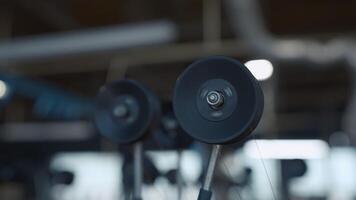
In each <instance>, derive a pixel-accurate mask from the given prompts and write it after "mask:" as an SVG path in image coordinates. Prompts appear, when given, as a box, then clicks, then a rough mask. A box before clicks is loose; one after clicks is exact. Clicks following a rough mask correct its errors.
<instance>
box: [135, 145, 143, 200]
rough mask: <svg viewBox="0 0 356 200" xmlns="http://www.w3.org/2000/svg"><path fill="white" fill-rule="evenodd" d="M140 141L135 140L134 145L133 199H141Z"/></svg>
mask: <svg viewBox="0 0 356 200" xmlns="http://www.w3.org/2000/svg"><path fill="white" fill-rule="evenodd" d="M142 164H143V162H142V143H141V142H137V143H135V145H134V184H135V185H134V199H135V200H140V199H142V196H141V195H142V194H141V192H142V178H143V174H142Z"/></svg>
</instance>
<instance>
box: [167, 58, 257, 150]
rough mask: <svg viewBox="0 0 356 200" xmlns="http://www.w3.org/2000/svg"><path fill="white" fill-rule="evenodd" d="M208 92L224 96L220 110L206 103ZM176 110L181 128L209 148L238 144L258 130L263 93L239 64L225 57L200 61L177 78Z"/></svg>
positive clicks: (174, 100)
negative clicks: (213, 145) (211, 145)
mask: <svg viewBox="0 0 356 200" xmlns="http://www.w3.org/2000/svg"><path fill="white" fill-rule="evenodd" d="M209 91H216V92H218V93H219V94H221V95H222V96H223V103H222V105H220V106H219V107H217V108H216V107H212V106H211V104H208V102H207V94H208V93H209ZM173 107H174V112H175V114H176V117H177V119H178V121H179V123H180V125H181V126H182V128H183V129H184V130H185V131H186V132H187V133H188V134H189V135H191V136H192V137H194V138H195V139H197V140H199V141H201V142H205V143H210V144H227V143H233V142H238V141H239V140H242V139H243V138H245V137H247V136H248V135H249V134H250V133H251V132H252V131H253V130H254V129H255V127H256V126H257V124H258V122H259V120H260V118H261V116H262V112H263V93H262V90H261V88H260V86H259V84H258V82H257V80H256V79H255V78H254V76H253V75H252V74H251V73H250V71H249V70H248V69H247V68H246V67H245V66H244V65H243V64H241V63H240V62H238V61H236V60H234V59H232V58H228V57H223V56H214V57H209V58H205V59H201V60H198V61H196V62H194V63H193V64H191V65H190V66H189V67H188V68H187V69H186V70H185V71H184V72H183V73H182V74H181V75H180V77H179V78H178V80H177V83H176V86H175V90H174V96H173Z"/></svg>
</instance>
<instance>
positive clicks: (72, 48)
mask: <svg viewBox="0 0 356 200" xmlns="http://www.w3.org/2000/svg"><path fill="white" fill-rule="evenodd" d="M176 37H177V31H176V26H175V25H174V24H173V23H171V22H169V21H154V22H147V23H135V24H130V25H121V26H113V27H108V28H98V29H93V30H86V31H78V32H67V33H62V34H53V35H45V36H34V37H26V38H19V39H14V40H12V41H8V42H3V43H0V63H4V62H5V63H6V62H19V61H22V62H23V61H33V60H40V59H48V58H56V57H62V56H74V55H78V54H84V53H91V52H103V51H113V50H121V49H127V48H131V47H137V46H143V45H153V44H160V43H167V42H171V41H173V40H175V39H176Z"/></svg>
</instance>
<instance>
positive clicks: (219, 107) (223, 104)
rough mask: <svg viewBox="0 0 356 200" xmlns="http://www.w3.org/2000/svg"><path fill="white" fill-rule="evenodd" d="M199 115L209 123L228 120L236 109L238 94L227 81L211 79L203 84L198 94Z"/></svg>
mask: <svg viewBox="0 0 356 200" xmlns="http://www.w3.org/2000/svg"><path fill="white" fill-rule="evenodd" d="M196 102H197V108H198V111H199V113H200V114H201V115H202V116H203V117H204V118H205V119H207V120H209V121H221V120H224V119H226V118H228V117H229V116H230V115H231V114H232V113H233V112H234V111H235V109H236V104H237V93H236V90H235V88H234V87H233V86H232V85H231V84H230V83H229V82H228V81H226V80H223V79H211V80H208V81H206V82H205V83H203V84H202V86H201V87H200V89H199V90H198V94H197V100H196Z"/></svg>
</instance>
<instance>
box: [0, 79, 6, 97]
mask: <svg viewBox="0 0 356 200" xmlns="http://www.w3.org/2000/svg"><path fill="white" fill-rule="evenodd" d="M6 94H7V85H6V83H5V82H4V81H2V80H0V99H2V98H4V97H5V95H6Z"/></svg>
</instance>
